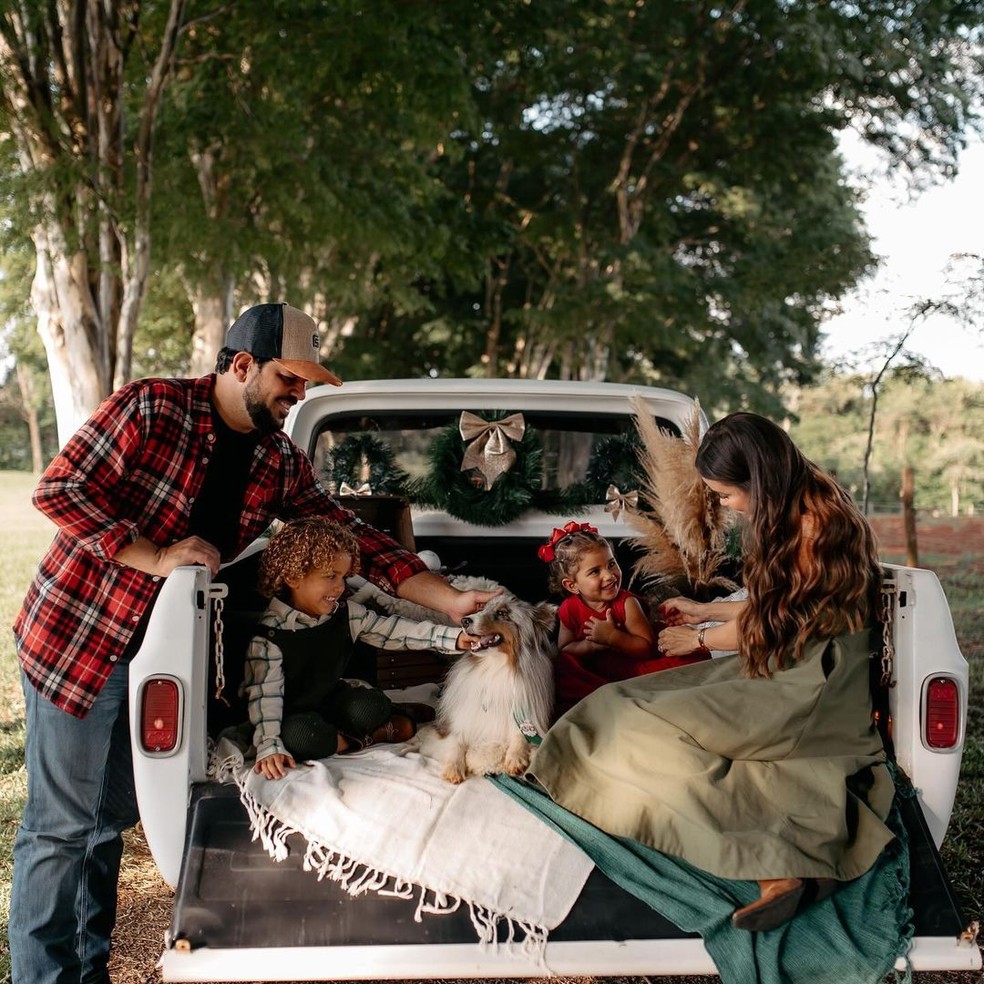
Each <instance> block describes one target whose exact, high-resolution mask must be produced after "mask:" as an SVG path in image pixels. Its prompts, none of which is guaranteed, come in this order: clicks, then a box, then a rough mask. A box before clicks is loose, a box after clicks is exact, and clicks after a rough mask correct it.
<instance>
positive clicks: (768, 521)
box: [531, 413, 894, 930]
mask: <svg viewBox="0 0 984 984" xmlns="http://www.w3.org/2000/svg"><path fill="white" fill-rule="evenodd" d="M696 464H697V470H698V472H699V473H700V475H701V477H702V478H703V480H704V483H705V484H706V485H707V487H708V488H709V489H710V490H711V491H712V492H713V493H715V494H716V495H718V496H719V497H720V499H721V502H722V504H724V505H725V506H728V507H730V508H733V509H735V510H736V511H737V512H740V513H744V514H745V519H746V526H745V529H744V557H743V581H744V587H745V588H746V589H747V593H748V597H747V600H746V601H741V602H717V603H711V604H709V605H702V604H698V603H696V602H693V601H690V600H689V599H674V600H672V601H671V602H669V603H668V604H667V608H666V612H667V614H668V615H669V616H671V618H670V620H671V621H674V620H675V621H677V622H678V623H679V624H677V625H674V626H672V627H670V628H667V629H664V630H663V632H661V633H660V636H659V645H660V647H661V648H662V649H663V650H664V651H665V652H667V653H669V654H671V655H683V654H685V653H687V652H691V651H693V650H695V649H697V648H698V647H699V646H700V645H704V646H707V647H708V648H710V649H712V650H733V651H736V655H734V656H731V657H724V658H721V659H716V660H713V661H711V662H708V663H698V664H695V665H693V666H686V667H681V668H680V669H675V670H667V671H665V672H662V673H657V674H652V675H650V676H646V677H641V678H638V679H635V680H629V681H624V682H620V683H615V684H611V685H609V686H606V687H604V688H602V689H601V690H599V691H597V692H596V693H594V694H592V695H590V696H589V697H587V698H586V699H585V700H583V701H582V702H581V703H580V704H578V705H577V706H576V707H575V708H574V709H573V710H571V711H570V712H569V713H568V714H567V715H565V716H564V717H562V718H561V719H560V720H559V721H558V722H557V724H556V725H555V726H554V727H553V728H552V729H551V731H550V732H549V734H548V735H547V737H546V739H545V741H544V743H543V745H542V746H541V747H540V749H539V750H538V751H537V754H536V757H535V759H534V762H533V765H532V768H531V772H532V773H533V775H534V776H535V778H536V779H537V780H538V781H539V783H540V784H541V785H542V786H543V787H544V788H545V789H546V790H547V791H548V792H549V793H550V796H551V797H552V798H553V799H554V800H555V801H556V802H558V803H559V804H560V805H561V806H564V807H566V808H567V809H568V810H571V811H572V812H573V813H576V814H578V815H579V816H581V817H583V818H584V819H586V820H588V821H590V822H591V823H593V824H594V825H595V826H597V827H600V828H601V829H602V830H605V831H607V832H608V833H611V834H613V835H615V836H620V837H630V838H633V839H635V840H638V841H640V842H641V843H643V844H646V845H648V846H650V847H654V848H656V849H657V850H660V851H663V852H664V853H667V854H670V855H673V856H676V857H681V858H683V859H684V860H686V861H688V862H690V863H691V864H694V865H696V866H697V867H699V868H702V869H704V870H706V871H710V872H712V873H713V874H716V875H720V876H722V877H724V878H733V879H755V880H757V881H758V882H759V883H760V887H761V897H760V898H759V899H757V900H756V901H755V902H753V903H752V904H750V905H748V906H744V907H742V908H740V909H738V910H736V911H735V912H734V914H733V916H732V922H733V924H734V925H735V926H736V927H738V928H742V929H749V930H764V929H771V928H773V927H775V926H778V925H780V924H781V923H783V922H785V921H786V920H788V919H789V918H791V917H792V916H793V915H795V914H796V912H797V911H799V910H800V909H801V908H802V907H803V906H804V905H806V904H808V903H809V902H811V901H815V900H816V899H818V898H821V897H823V896H825V895H827V894H830V892H832V891H833V890H835V889H836V887H837V885H838V884H839V883H840V882H843V881H848V880H851V879H854V878H857V877H858V876H860V875H862V874H863V873H864V872H865V871H867V870H868V869H869V868H870V867H871V865H872V864H874V862H875V859H876V858H877V857H878V855H879V854H880V853H881V851H882V849H883V848H884V846H885V845H886V844H887V843H888V842H889V841H890V840H891V839H892V836H893V835H892V833H891V831H890V830H889V829H888V828H887V827H886V825H885V823H884V820H885V818H886V817H887V815H888V811H889V808H890V806H891V801H892V796H893V791H894V790H893V784H892V780H891V777H890V775H889V772H888V769H887V766H886V764H885V752H884V749H883V746H882V743H881V739H880V737H879V735H878V733H877V730H876V728H875V727H874V724H873V722H872V714H871V696H870V692H869V689H868V667H869V659H870V656H871V653H872V651H873V649H876V648H877V638H878V637H877V636H873V635H872V633H871V628H872V624H873V621H874V619H875V616H876V611H877V599H878V593H879V587H880V567H879V564H878V558H877V554H876V551H875V544H874V537H873V535H872V532H871V530H870V528H869V526H868V524H867V522H866V521H865V519H864V517H863V516H862V515H861V513H860V512H859V511H858V509H857V507H856V506H855V505H854V503H853V502H852V500H851V498H850V496H849V495H848V494H847V493H846V492H845V491H844V490H843V489H842V488H841V487H840V486H839V485H838V484H837V483H836V482H835V481H834V480H833V479H832V478H831V477H830V476H829V475H827V474H825V473H824V472H823V471H822V470H821V469H820V468H818V467H817V466H816V465H815V464H813V463H812V462H811V461H809V460H808V459H807V458H805V457H804V456H803V454H802V453H801V452H800V451H799V450H798V448H796V446H795V445H794V444H793V442H792V441H791V440H790V438H789V436H788V435H787V434H786V433H785V431H783V430H782V428H780V427H778V426H777V425H776V424H774V423H772V422H771V421H769V420H767V419H766V418H764V417H760V416H758V415H757V414H751V413H735V414H731V415H730V416H728V417H725V418H724V419H723V420H721V421H719V422H718V423H716V424H714V425H713V426H712V427H711V428H710V429H709V430H708V431H707V433H706V434H705V436H704V438H703V440H702V442H701V445H700V448H699V449H698V453H697V459H696ZM674 616H675V617H674ZM709 619H714V620H715V621H719V622H720V624H718V625H715V626H713V627H707V628H703V629H697V628H695V626H696V625H698V624H700V623H702V622H704V621H705V620H709Z"/></svg>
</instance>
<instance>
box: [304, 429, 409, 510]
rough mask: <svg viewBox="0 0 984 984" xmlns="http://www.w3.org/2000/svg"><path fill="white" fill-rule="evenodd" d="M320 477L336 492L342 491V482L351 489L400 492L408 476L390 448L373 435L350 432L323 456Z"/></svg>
mask: <svg viewBox="0 0 984 984" xmlns="http://www.w3.org/2000/svg"><path fill="white" fill-rule="evenodd" d="M322 477H323V478H324V480H325V482H326V483H327V485H328V488H329V490H330V491H331V492H332V493H333V494H335V495H338V494H340V493H342V485H343V484H344V485H345V486H347V487H350V488H351V489H352V491H353V492H356V491H357V490H359V489H364V490H365V492H366V493H368V492H369V491H371V492H372V493H373V494H375V495H402V494H403V492H404V487H405V486H406V483H407V481H408V479H409V476H408V475H407V473H406V472H405V471H403V470H402V469H401V468H399V467H398V466H397V464H396V459H395V456H394V454H393V450H392V448H390V447H389V446H388V445H387V444H386V443H385V442H384V441H381V440H380V439H379V438H378V437H376V436H375V435H374V434H349V436H348V437H346V438H345V439H344V440H342V441H341V442H339V444H337V445H336V446H335V447H334V448H333V449H332V450H331V451H329V452H328V454H327V455H326V457H325V463H324V467H323V469H322Z"/></svg>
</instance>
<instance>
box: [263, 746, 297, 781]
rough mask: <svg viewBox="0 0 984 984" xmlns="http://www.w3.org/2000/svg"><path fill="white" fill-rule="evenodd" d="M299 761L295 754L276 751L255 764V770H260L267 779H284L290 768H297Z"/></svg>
mask: <svg viewBox="0 0 984 984" xmlns="http://www.w3.org/2000/svg"><path fill="white" fill-rule="evenodd" d="M296 768H297V763H296V762H295V761H294V758H293V756H291V755H288V754H286V752H274V753H273V754H272V755H268V756H267V757H266V758H262V759H260V760H259V762H257V763H256V765H254V766H253V771H254V772H259V773H260V774H261V775H263V776H264V777H265V778H267V779H283V777H284V776H285V775H287V770H288V769H296Z"/></svg>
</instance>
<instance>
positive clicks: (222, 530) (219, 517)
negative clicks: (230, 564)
mask: <svg viewBox="0 0 984 984" xmlns="http://www.w3.org/2000/svg"><path fill="white" fill-rule="evenodd" d="M212 425H213V427H214V428H215V444H214V446H213V448H212V452H211V454H210V455H209V457H208V463H207V464H206V466H205V469H206V470H205V481H204V482H203V483H202V487H201V490H200V491H199V493H198V498H197V499H195V501H194V503H193V504H192V507H191V518H190V523H189V530H188V535H189V536H200V537H201V538H202V539H203V540H207V541H208V542H209V543H211V544H212V545H213V546H215V547H217V548H218V550H219V553H220V554H221V556H222V559H223V560H231V559H232V558H233V556H234V555H235V552H236V547H237V546H238V541H239V524H240V519H241V516H242V511H243V498H244V497H245V495H246V483H247V481H248V480H249V470H250V467H251V465H252V463H253V455H254V453H255V452H256V445H257V444H258V443H259V440H260V435H259V432H257V431H250V432H249V433H248V434H241V433H239V431H234V430H233V429H232V428H231V427H229V426H228V425H227V424H226V422H225V421H224V420H223V419H222V417H221V416H220V415H219V413H218V411H217V410H216V409H215V408H214V407H213V408H212Z"/></svg>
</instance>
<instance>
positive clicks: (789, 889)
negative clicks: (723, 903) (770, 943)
mask: <svg viewBox="0 0 984 984" xmlns="http://www.w3.org/2000/svg"><path fill="white" fill-rule="evenodd" d="M839 884H840V882H838V881H835V880H834V879H833V878H769V879H765V880H761V881H759V891H760V892H761V895H760V897H759V898H757V899H756V900H755V901H754V902H752V903H750V904H749V905H746V906H743V907H742V908H741V909H735V911H734V912H733V913H732V914H731V925H732V926H734V927H735V929H744V930H747V931H748V932H750V933H762V932H765V931H766V930H770V929H775V928H776V927H778V926H781V925H782V924H783V923H786V922H789V920H790V919H792V918H793V916H795V915H797V914H799V913H800V912H802V911H803V910H804V909H806V908H807V907H808V906H810V905H812V904H813V903H814V902H819V901H820V900H821V899H825V898H827V896H829V895H832V894H833V893H834V891H835V890H836V889H837V886H838V885H839Z"/></svg>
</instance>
